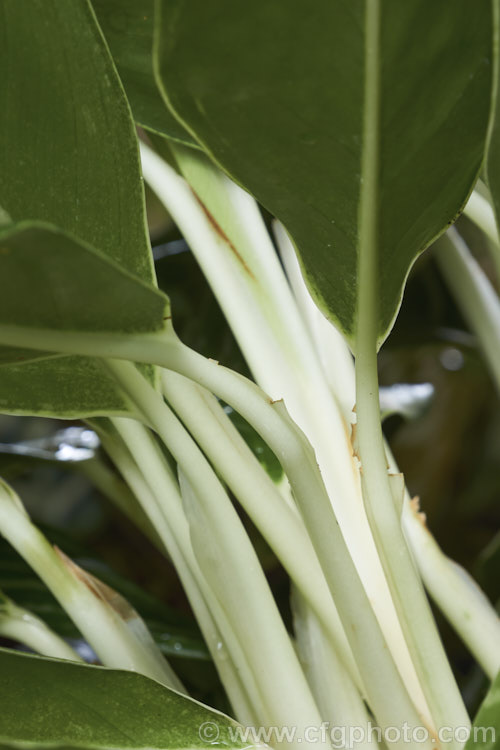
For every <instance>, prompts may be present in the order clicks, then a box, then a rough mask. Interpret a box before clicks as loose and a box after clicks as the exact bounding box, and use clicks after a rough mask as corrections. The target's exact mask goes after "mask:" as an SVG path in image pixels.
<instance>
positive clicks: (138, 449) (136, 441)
mask: <svg viewBox="0 0 500 750" xmlns="http://www.w3.org/2000/svg"><path fill="white" fill-rule="evenodd" d="M112 421H113V424H114V426H115V427H116V430H117V434H116V435H110V434H109V433H102V434H101V440H102V442H103V445H104V447H105V449H106V451H107V453H108V454H109V456H110V457H111V460H112V461H113V463H114V464H115V465H116V467H117V468H118V470H119V471H120V473H121V474H122V476H123V477H124V479H125V481H126V482H127V483H128V485H129V486H130V488H131V489H132V491H133V492H134V494H135V496H136V497H137V499H138V501H139V502H140V504H141V507H142V508H143V510H144V512H145V513H146V515H147V516H148V518H149V520H150V521H151V523H152V524H153V525H154V527H155V529H156V531H157V533H158V534H159V536H160V537H161V539H162V542H163V544H164V547H165V550H166V552H167V554H168V556H169V557H170V558H171V560H172V562H173V564H174V566H175V569H176V571H177V573H178V575H179V578H180V580H181V583H182V586H183V588H184V591H185V592H186V596H187V597H188V600H189V603H190V605H191V607H192V609H193V612H194V614H195V617H196V619H197V621H198V623H199V625H200V628H201V631H202V633H203V636H204V638H205V641H206V643H207V646H208V648H209V651H210V654H211V656H212V658H213V660H214V663H215V666H216V668H217V671H218V672H219V675H220V678H221V680H222V684H223V685H224V687H225V689H226V692H227V694H228V697H229V699H230V701H231V704H232V706H233V709H234V712H235V716H236V717H237V719H238V720H239V721H240V722H241V723H243V724H246V725H252V724H255V725H258V724H259V723H260V722H261V721H262V716H263V709H262V705H261V704H262V701H261V698H260V695H259V693H258V690H257V687H256V686H255V684H254V680H253V677H252V673H251V670H250V668H249V666H248V664H247V662H246V659H245V657H244V656H243V655H242V652H241V648H240V647H239V645H238V644H237V642H236V638H235V636H234V633H233V632H232V630H231V627H230V625H229V623H228V622H227V618H225V616H224V615H223V613H221V612H220V608H218V609H217V605H216V602H215V601H214V597H212V596H211V595H210V591H209V590H208V589H207V587H206V585H205V580H204V578H203V575H202V573H201V570H200V569H199V566H198V563H197V561H196V559H195V557H194V554H193V550H192V547H191V541H190V538H189V526H188V523H187V521H186V518H185V515H184V512H183V511H182V507H181V506H182V502H181V497H180V494H179V488H178V485H177V483H176V481H175V479H174V477H173V475H172V472H171V470H170V467H169V466H168V464H167V462H166V461H165V458H164V456H163V455H162V453H161V451H160V450H159V448H158V445H157V444H156V442H155V441H154V439H153V437H152V436H151V435H150V434H149V432H148V431H147V430H146V428H145V427H143V425H141V424H139V423H138V422H136V421H135V420H130V419H114V420H112ZM139 465H140V467H141V468H139ZM221 644H226V647H225V648H222V647H221ZM228 654H229V656H228Z"/></svg>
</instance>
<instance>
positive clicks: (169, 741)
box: [0, 649, 243, 750]
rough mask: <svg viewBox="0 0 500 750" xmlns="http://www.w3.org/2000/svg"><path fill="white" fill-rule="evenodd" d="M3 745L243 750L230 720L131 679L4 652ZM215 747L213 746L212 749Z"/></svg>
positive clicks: (0, 662)
mask: <svg viewBox="0 0 500 750" xmlns="http://www.w3.org/2000/svg"><path fill="white" fill-rule="evenodd" d="M0 674H1V675H2V679H1V680H0V702H1V705H2V712H1V714H0V742H4V743H6V744H8V743H11V744H12V745H15V744H16V743H20V744H21V746H22V743H23V742H35V743H36V744H37V746H39V747H45V746H51V745H53V744H56V743H57V744H60V745H61V746H64V747H68V746H76V747H81V748H109V747H112V748H146V747H149V748H175V749H176V750H180V749H181V748H206V747H207V737H208V735H206V736H205V737H204V735H203V728H204V726H206V723H207V722H210V723H211V725H210V727H209V729H208V731H210V729H212V731H213V732H214V734H213V735H212V738H211V740H210V742H209V744H210V745H212V746H214V745H215V746H217V745H223V746H224V747H238V748H240V747H241V748H242V747H243V743H241V742H234V741H232V740H231V733H230V730H231V729H233V728H235V727H236V726H237V725H236V723H235V722H233V721H232V720H231V719H229V718H228V717H227V716H224V715H223V714H219V713H217V712H215V711H212V710H210V709H209V708H207V707H205V706H203V705H201V704H200V703H196V702H195V701H192V700H190V699H189V698H185V697H183V696H181V695H179V694H177V693H175V692H173V691H171V690H168V689H167V688H164V687H163V686H161V685H160V684H159V683H157V682H154V681H153V680H149V679H147V678H146V677H142V676H141V675H138V674H136V673H133V672H121V671H115V670H110V669H103V668H102V667H92V666H88V665H77V664H71V663H68V662H63V661H54V660H51V659H42V658H40V657H34V656H28V655H26V654H20V653H17V652H13V651H8V650H5V649H1V650H0ZM213 740H215V741H213Z"/></svg>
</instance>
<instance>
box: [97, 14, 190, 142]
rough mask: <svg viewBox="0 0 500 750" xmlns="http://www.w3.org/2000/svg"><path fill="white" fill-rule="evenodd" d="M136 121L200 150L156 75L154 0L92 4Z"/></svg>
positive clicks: (148, 128)
mask: <svg viewBox="0 0 500 750" xmlns="http://www.w3.org/2000/svg"><path fill="white" fill-rule="evenodd" d="M92 5H93V8H94V11H95V14H96V16H97V20H98V21H99V25H100V27H101V30H102V32H103V34H104V36H105V37H106V41H107V43H108V45H109V49H110V52H111V54H112V56H113V60H114V62H115V65H116V68H117V70H118V73H119V74H120V78H121V80H122V83H123V86H124V87H125V91H126V93H127V97H128V100H129V102H130V106H131V107H132V113H133V115H134V119H135V121H136V122H137V123H138V124H139V125H141V126H142V127H143V128H146V129H147V130H151V131H153V132H155V133H158V134H159V135H163V136H165V137H167V138H169V139H171V140H173V141H178V142H180V143H184V144H185V145H187V146H191V147H195V148H199V146H198V144H197V143H196V142H195V141H194V140H193V138H192V137H191V136H190V135H189V133H188V132H187V131H186V130H185V129H184V128H183V127H182V125H181V124H180V123H179V122H178V121H177V120H176V118H175V117H174V115H173V114H172V113H171V111H170V110H169V109H168V107H167V106H166V105H165V102H164V101H163V99H162V97H161V94H160V92H159V91H158V88H157V86H156V81H155V79H154V74H153V59H152V46H153V27H154V0H92Z"/></svg>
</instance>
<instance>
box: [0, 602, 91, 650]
mask: <svg viewBox="0 0 500 750" xmlns="http://www.w3.org/2000/svg"><path fill="white" fill-rule="evenodd" d="M0 636H2V637H3V638H10V639H11V640H13V641H17V642H18V643H22V644H23V645H25V646H28V648H31V649H32V650H33V651H35V652H36V653H38V654H42V656H50V657H52V658H54V659H68V660H69V661H82V659H81V657H80V656H79V655H78V654H77V653H76V651H75V650H74V649H73V648H71V646H70V645H69V644H67V643H66V641H64V640H63V639H62V638H61V637H60V636H58V635H57V633H54V631H53V630H51V629H50V628H49V627H48V626H47V625H46V624H45V623H44V622H43V620H41V619H40V618H39V617H37V616H36V615H34V614H33V613H32V612H29V611H28V610H27V609H24V607H19V606H18V605H17V604H14V602H13V601H12V600H11V599H8V598H7V597H4V595H3V594H0Z"/></svg>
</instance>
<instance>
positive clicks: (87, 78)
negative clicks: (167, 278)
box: [0, 0, 154, 281]
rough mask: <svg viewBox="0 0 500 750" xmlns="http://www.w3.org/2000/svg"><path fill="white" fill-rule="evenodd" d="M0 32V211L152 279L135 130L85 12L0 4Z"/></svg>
mask: <svg viewBox="0 0 500 750" xmlns="http://www.w3.org/2000/svg"><path fill="white" fill-rule="evenodd" d="M0 29H1V32H0V33H1V44H0V67H1V69H2V70H4V71H6V75H4V80H3V97H4V98H3V104H2V109H1V111H0V141H1V142H2V143H3V144H4V146H5V147H4V148H2V150H1V152H0V204H1V205H2V207H3V208H4V209H5V210H6V211H7V213H8V214H9V215H10V217H11V220H12V222H19V221H22V220H24V219H38V220H41V221H47V222H49V223H51V224H55V225H56V226H59V227H61V228H62V229H64V230H66V231H68V232H70V233H71V234H73V235H75V236H76V237H78V238H79V239H81V240H84V241H86V242H88V243H89V244H90V245H92V247H95V248H97V249H98V250H100V251H101V252H103V253H105V254H106V255H109V257H110V258H112V259H113V260H115V261H117V262H118V263H119V264H120V265H121V266H123V267H124V268H126V269H127V270H129V271H131V272H132V273H134V274H136V275H137V276H139V277H140V278H142V279H143V280H145V281H153V279H154V271H153V264H152V257H151V250H150V246H149V240H148V237H147V234H146V224H145V212H144V193H143V185H142V181H141V176H140V166H139V156H138V147H137V137H136V135H135V129H134V123H133V120H132V117H131V113H130V109H129V106H128V103H127V100H126V97H125V94H124V92H123V89H122V86H121V83H120V80H119V78H118V75H117V73H116V70H115V68H114V65H113V62H112V59H111V56H110V54H109V52H108V49H107V47H106V44H105V42H104V40H103V38H102V35H101V32H100V30H99V27H98V26H97V24H96V22H95V18H94V14H93V11H92V8H91V7H90V4H89V3H88V2H87V0H73V1H72V2H71V3H61V2H59V1H58V0H32V1H31V3H30V12H29V13H26V8H24V7H23V5H22V3H19V2H17V0H3V2H2V3H1V5H0Z"/></svg>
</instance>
